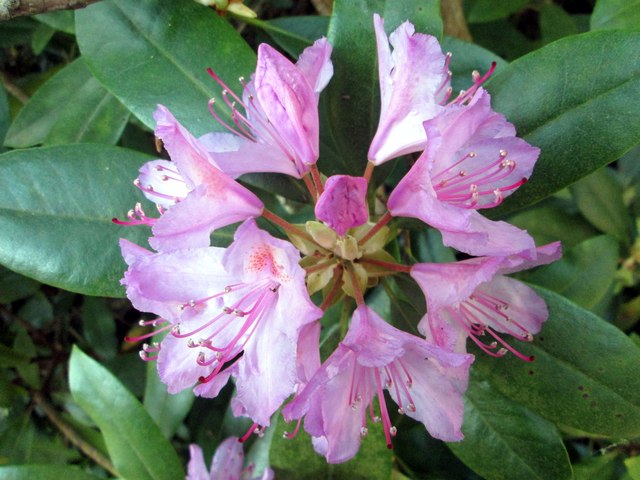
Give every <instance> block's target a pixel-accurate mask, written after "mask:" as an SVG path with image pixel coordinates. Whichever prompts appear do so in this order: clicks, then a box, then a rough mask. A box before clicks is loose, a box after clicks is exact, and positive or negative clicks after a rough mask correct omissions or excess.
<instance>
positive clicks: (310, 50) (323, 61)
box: [296, 37, 333, 100]
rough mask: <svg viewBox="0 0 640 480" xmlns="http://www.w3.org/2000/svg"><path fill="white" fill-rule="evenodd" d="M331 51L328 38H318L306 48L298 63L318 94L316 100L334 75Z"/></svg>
mask: <svg viewBox="0 0 640 480" xmlns="http://www.w3.org/2000/svg"><path fill="white" fill-rule="evenodd" d="M331 51H332V47H331V44H330V43H329V42H328V41H327V39H326V38H324V37H322V38H320V39H318V40H316V41H315V42H314V43H313V45H311V46H310V47H307V48H305V49H304V51H303V52H302V53H301V54H300V58H298V62H297V63H296V66H297V67H298V69H299V70H300V71H301V72H302V74H303V75H304V76H305V77H306V78H307V81H308V82H309V85H311V88H313V91H314V93H315V94H316V100H317V99H318V97H319V96H320V92H322V90H324V87H326V86H327V83H329V80H331V77H332V76H333V64H332V63H331Z"/></svg>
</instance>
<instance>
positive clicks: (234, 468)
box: [211, 437, 244, 480]
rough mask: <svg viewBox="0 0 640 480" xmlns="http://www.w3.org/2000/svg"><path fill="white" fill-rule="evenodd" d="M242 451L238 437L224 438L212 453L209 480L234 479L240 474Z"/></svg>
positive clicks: (242, 461)
mask: <svg viewBox="0 0 640 480" xmlns="http://www.w3.org/2000/svg"><path fill="white" fill-rule="evenodd" d="M243 464H244V451H243V450H242V444H241V443H240V442H239V441H238V437H229V438H227V439H225V440H224V441H223V442H222V443H221V444H220V445H218V448H216V453H215V454H214V455H213V460H212V462H211V480H236V479H240V477H241V475H242V467H243Z"/></svg>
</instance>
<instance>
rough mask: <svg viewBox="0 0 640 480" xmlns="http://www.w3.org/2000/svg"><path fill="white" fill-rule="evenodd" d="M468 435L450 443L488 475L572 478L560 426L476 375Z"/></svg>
mask: <svg viewBox="0 0 640 480" xmlns="http://www.w3.org/2000/svg"><path fill="white" fill-rule="evenodd" d="M462 432H463V433H464V440H463V441H462V442H459V443H449V448H451V450H453V453H455V454H456V455H457V456H458V457H459V458H460V459H462V461H463V462H464V463H465V464H466V465H467V466H468V467H470V468H472V469H473V470H474V471H475V472H476V473H478V474H480V475H482V476H483V477H485V478H500V479H504V480H509V479H512V480H520V479H522V478H526V479H530V480H533V479H539V480H562V479H567V480H569V479H571V478H572V472H571V464H570V463H569V456H568V455H567V451H566V450H565V448H564V445H563V443H562V438H561V437H560V434H559V433H558V431H557V430H556V427H555V426H554V425H553V424H552V423H551V422H549V421H547V420H544V419H543V418H541V417H539V416H538V415H536V414H534V413H533V412H531V411H530V410H528V409H527V408H525V407H523V406H522V405H519V404H517V403H515V402H513V401H511V400H509V399H508V398H505V397H504V396H502V395H500V393H498V392H497V391H495V390H494V389H492V388H491V386H490V385H489V383H488V382H486V381H484V380H483V379H482V377H480V376H479V375H474V376H473V377H472V381H471V382H470V384H469V389H468V390H467V393H466V395H465V409H464V423H463V425H462Z"/></svg>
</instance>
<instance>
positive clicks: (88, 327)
mask: <svg viewBox="0 0 640 480" xmlns="http://www.w3.org/2000/svg"><path fill="white" fill-rule="evenodd" d="M82 331H83V333H84V337H85V339H86V340H87V342H89V345H91V348H92V349H93V351H94V352H96V353H97V354H98V355H99V356H100V357H102V358H113V357H115V355H116V353H117V345H116V338H117V337H116V323H115V321H114V318H113V313H112V312H111V310H109V308H108V307H107V305H106V304H105V301H104V299H102V298H92V297H85V298H84V299H83V301H82Z"/></svg>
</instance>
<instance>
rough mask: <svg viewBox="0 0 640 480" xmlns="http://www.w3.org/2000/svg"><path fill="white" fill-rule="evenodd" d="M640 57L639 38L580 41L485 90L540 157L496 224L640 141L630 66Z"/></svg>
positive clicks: (637, 69)
mask: <svg viewBox="0 0 640 480" xmlns="http://www.w3.org/2000/svg"><path fill="white" fill-rule="evenodd" d="M639 50H640V33H634V32H620V31H607V32H596V33H587V34H584V35H575V36H572V37H568V38H564V39H561V40H558V41H557V42H554V43H552V44H550V45H547V46H546V47H544V48H542V49H540V50H538V51H536V52H533V53H531V54H529V55H527V56H526V57H523V58H521V59H518V60H516V61H514V62H513V63H511V64H510V65H509V66H507V67H505V68H504V69H503V70H502V71H501V72H499V73H498V74H496V75H495V77H494V78H493V79H492V80H491V81H490V82H489V83H488V85H487V88H488V90H489V91H490V92H491V93H492V94H493V106H494V108H495V109H496V110H497V111H500V112H502V113H504V114H505V115H506V116H507V118H508V119H509V121H511V122H513V123H514V124H515V125H516V128H517V130H518V135H519V136H522V137H524V138H525V139H526V140H527V141H528V142H530V143H531V144H533V145H536V146H538V147H540V148H541V149H542V153H541V155H540V159H539V160H538V162H537V164H536V168H535V170H534V172H533V175H532V176H531V179H530V181H529V182H527V183H526V184H525V185H524V186H522V187H521V188H519V189H518V191H517V192H515V193H514V194H513V195H512V196H511V197H509V198H508V199H507V200H506V201H505V202H504V204H503V205H501V206H500V207H498V208H496V209H493V211H492V212H491V213H490V214H489V215H490V216H492V217H495V216H499V215H504V214H505V213H506V212H509V211H513V210H515V209H518V208H522V207H524V206H526V205H530V204H532V203H535V202H537V201H539V200H542V199H543V198H545V197H547V196H549V195H550V194H552V193H554V192H556V191H558V190H560V189H562V188H563V187H565V186H567V185H569V184H571V183H573V182H575V181H576V180H578V179H580V178H582V177H584V176H586V175H588V174H589V173H591V172H593V171H594V170H597V169H598V168H600V167H602V166H603V165H606V164H607V163H609V162H612V161H614V160H616V159H618V158H620V156H622V154H624V153H625V152H626V151H627V150H629V149H630V148H632V147H633V146H635V145H636V144H637V143H638V142H639V141H640V106H639V105H638V102H633V101H632V100H631V99H633V98H635V96H636V95H637V92H638V90H639V89H640V63H639V62H633V61H629V59H630V58H635V55H637V52H638V51H639ZM596 67H597V68H596ZM582 72H589V74H588V75H585V74H582ZM541 99H544V101H541ZM516 160H517V159H516Z"/></svg>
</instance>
